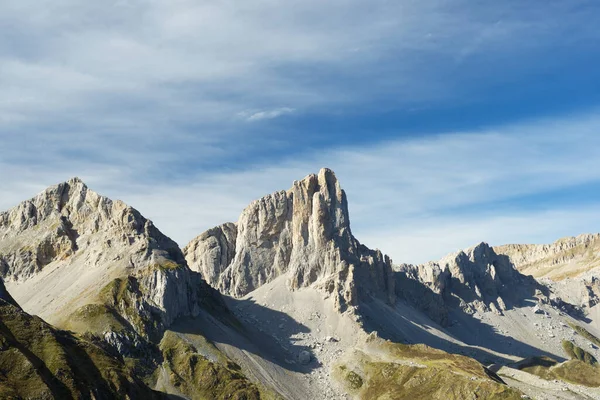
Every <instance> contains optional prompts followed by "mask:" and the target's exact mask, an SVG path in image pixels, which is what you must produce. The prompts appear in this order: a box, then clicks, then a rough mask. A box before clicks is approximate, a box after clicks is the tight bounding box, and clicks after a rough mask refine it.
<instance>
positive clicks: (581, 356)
mask: <svg viewBox="0 0 600 400" xmlns="http://www.w3.org/2000/svg"><path fill="white" fill-rule="evenodd" d="M562 347H563V350H564V351H565V353H567V355H568V356H569V357H571V359H572V360H579V361H583V362H584V363H586V364H589V365H596V364H597V363H598V362H597V361H596V359H595V358H594V356H593V355H591V354H590V353H588V352H587V351H585V350H583V349H582V348H581V347H578V346H576V345H575V344H574V343H573V342H570V341H568V340H563V341H562Z"/></svg>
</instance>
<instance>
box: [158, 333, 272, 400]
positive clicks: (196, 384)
mask: <svg viewBox="0 0 600 400" xmlns="http://www.w3.org/2000/svg"><path fill="white" fill-rule="evenodd" d="M206 346H207V349H201V350H200V352H199V350H198V349H196V348H195V347H194V346H192V345H191V344H190V343H188V342H186V341H185V339H182V338H181V337H180V336H179V335H177V334H176V333H174V332H171V331H167V332H166V333H165V335H164V337H163V339H162V341H161V343H160V349H161V351H162V353H163V357H164V362H163V368H165V370H166V371H167V373H168V374H169V381H170V382H171V383H172V384H173V386H175V387H176V388H177V390H179V391H180V392H181V393H183V394H185V395H186V396H189V397H191V398H194V399H207V400H209V399H210V400H213V399H214V400H217V399H231V400H259V399H275V398H278V397H277V396H276V395H274V394H272V393H270V392H268V391H266V390H262V389H261V388H259V387H258V386H257V385H255V384H254V383H252V382H250V381H249V380H248V379H247V378H246V377H245V376H244V374H243V373H242V371H241V368H240V367H239V366H238V365H237V364H235V363H234V362H232V361H231V360H229V359H227V358H226V357H225V356H224V355H223V354H222V353H220V352H219V350H218V349H216V348H215V347H214V346H212V345H211V344H210V343H209V342H206ZM200 353H203V354H200ZM208 354H210V357H211V358H212V360H209V358H207V355H208Z"/></svg>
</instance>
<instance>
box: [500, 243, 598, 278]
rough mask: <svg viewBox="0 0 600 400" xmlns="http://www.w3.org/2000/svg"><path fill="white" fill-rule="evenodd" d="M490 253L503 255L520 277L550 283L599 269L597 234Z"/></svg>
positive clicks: (510, 246)
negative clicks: (530, 276)
mask: <svg viewBox="0 0 600 400" xmlns="http://www.w3.org/2000/svg"><path fill="white" fill-rule="evenodd" d="M494 250H495V251H496V252H497V253H498V254H503V255H505V256H507V257H508V258H509V259H510V261H511V262H512V263H513V264H514V266H515V267H516V268H517V269H518V270H519V271H521V272H522V273H523V274H526V275H533V276H534V277H536V278H550V279H552V280H554V281H560V280H563V279H566V278H575V277H577V276H580V275H582V274H584V273H585V272H587V271H590V270H592V269H594V268H597V267H600V234H594V235H592V234H584V235H579V236H577V237H566V238H562V239H559V240H557V241H556V242H554V243H552V244H509V245H504V246H496V247H494Z"/></svg>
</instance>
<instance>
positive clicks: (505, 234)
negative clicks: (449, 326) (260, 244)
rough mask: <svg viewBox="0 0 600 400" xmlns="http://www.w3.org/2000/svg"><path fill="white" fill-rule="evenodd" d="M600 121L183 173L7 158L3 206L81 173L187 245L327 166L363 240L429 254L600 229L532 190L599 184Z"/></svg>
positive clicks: (412, 256) (583, 212)
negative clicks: (170, 175)
mask: <svg viewBox="0 0 600 400" xmlns="http://www.w3.org/2000/svg"><path fill="white" fill-rule="evenodd" d="M599 129H600V118H599V117H598V116H597V113H591V114H589V115H577V116H572V117H569V118H561V119H551V120H541V121H532V122H529V123H523V124H519V125H509V126H500V127H497V128H494V129H490V130H485V131H477V132H466V133H454V134H445V135H438V136H434V137H428V138H412V139H402V140H391V141H386V142H382V143H377V144H373V145H370V146H367V147H365V146H360V147H356V146H354V147H345V148H337V149H329V150H327V151H311V152H306V153H304V154H302V155H301V156H296V155H294V156H293V157H289V158H284V159H282V160H280V161H279V162H277V163H272V162H268V163H263V164H253V165H252V166H239V167H237V168H233V169H232V168H229V169H223V170H209V171H205V172H202V173H199V174H197V175H195V176H194V177H191V178H189V179H186V180H184V181H164V180H163V181H156V182H154V181H139V180H137V179H136V178H135V175H134V174H131V173H128V171H133V170H134V168H130V170H124V171H123V170H120V169H119V168H109V167H106V166H105V167H102V166H101V165H93V164H89V163H81V164H79V165H77V164H76V165H71V164H69V167H68V169H62V168H61V169H57V170H54V171H51V170H47V169H43V168H39V169H37V170H36V169H32V168H19V167H10V166H7V165H0V167H1V168H2V169H3V170H5V171H8V172H9V173H10V174H11V176H13V180H11V181H8V182H7V181H4V182H2V183H1V184H0V192H2V193H8V194H10V196H8V197H6V196H3V197H2V198H1V200H2V201H0V206H1V207H2V208H6V207H8V206H10V205H12V204H14V203H15V202H16V201H17V200H22V199H23V198H25V197H28V196H30V195H32V194H33V193H32V189H33V188H34V187H37V190H41V189H42V188H43V187H44V186H46V185H47V184H49V183H53V182H56V181H60V180H64V179H66V178H65V177H66V176H68V174H71V173H72V174H78V175H81V176H82V177H83V178H84V179H85V180H86V181H88V183H89V184H90V186H92V188H93V189H96V190H98V191H100V192H101V193H103V194H106V195H108V196H110V197H113V198H120V199H123V200H125V201H126V202H128V203H129V204H132V205H133V206H135V207H136V208H138V209H139V210H140V211H142V213H144V214H145V215H147V216H148V217H150V218H152V219H153V220H154V221H155V223H156V225H157V226H159V227H160V228H161V229H162V230H163V231H164V232H165V233H167V234H168V235H171V236H172V237H173V238H174V239H176V240H177V241H178V242H179V243H181V244H185V243H186V242H187V241H188V240H190V239H191V238H192V237H194V236H196V235H197V234H199V233H201V232H202V231H204V230H205V229H208V228H210V227H212V226H214V225H217V224H220V223H223V222H226V221H235V220H236V219H237V217H238V215H239V213H240V212H241V210H242V209H243V208H244V207H245V206H246V205H247V204H249V203H250V202H251V201H252V200H254V199H256V198H259V197H261V196H263V195H265V194H268V193H271V192H274V191H276V190H281V189H286V188H289V187H290V186H291V182H292V181H293V180H295V179H301V178H302V177H304V176H305V175H306V174H308V173H310V172H317V171H318V169H319V168H321V167H324V166H328V167H330V168H333V169H334V170H335V171H336V174H337V176H338V178H339V179H340V181H341V183H342V186H343V187H344V188H345V189H346V191H347V193H348V197H349V202H350V212H351V221H352V227H353V231H354V233H355V235H356V236H357V237H358V238H359V240H361V241H363V242H365V243H366V244H367V245H369V246H371V247H379V248H381V249H382V250H383V251H385V252H386V253H389V254H390V255H391V256H392V257H393V259H394V260H395V261H397V262H421V261H426V260H429V259H435V258H438V257H439V256H441V255H443V254H444V253H447V252H450V251H454V250H456V249H458V248H462V247H468V246H470V245H472V244H475V243H477V242H479V241H488V242H491V243H492V244H503V243H505V242H516V241H525V242H549V241H552V240H554V239H557V238H558V237H560V236H563V235H568V234H578V233H583V232H586V231H597V230H598V226H600V225H599V222H600V221H598V218H595V217H593V215H595V212H594V209H595V207H596V206H597V204H596V203H595V202H594V201H593V198H592V199H590V200H589V201H588V202H587V203H581V202H580V201H576V202H574V203H573V202H570V201H568V200H565V201H560V200H557V201H554V202H552V201H550V202H547V203H546V204H545V205H544V206H543V207H542V206H540V205H537V204H538V203H539V202H534V203H533V205H534V207H533V208H532V204H529V203H527V201H524V200H523V199H527V198H528V197H531V196H538V197H539V196H541V197H544V196H548V198H549V199H552V196H551V195H550V193H553V192H556V191H560V192H563V193H567V192H569V191H574V193H577V191H581V190H582V189H581V186H582V185H584V186H586V187H587V190H588V192H589V193H591V194H593V193H595V194H598V193H600V138H599V137H598V135H597V132H598V130H599ZM564 132H569V135H568V136H567V135H565V134H564ZM146 156H147V155H146V154H144V157H146ZM139 162H140V163H142V162H143V161H142V160H140V161H139ZM132 163H133V164H132V165H133V166H135V165H136V164H135V163H137V161H135V160H132ZM136 168H137V166H136Z"/></svg>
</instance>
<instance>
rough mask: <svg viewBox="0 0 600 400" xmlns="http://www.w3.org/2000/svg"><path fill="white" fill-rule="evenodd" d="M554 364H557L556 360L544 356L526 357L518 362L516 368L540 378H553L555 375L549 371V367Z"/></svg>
mask: <svg viewBox="0 0 600 400" xmlns="http://www.w3.org/2000/svg"><path fill="white" fill-rule="evenodd" d="M556 365H558V361H556V360H554V359H552V358H550V357H545V356H544V357H531V358H527V359H525V360H523V361H521V362H520V363H518V364H517V365H516V368H517V369H520V370H521V371H525V372H527V373H529V374H532V375H536V376H539V377H540V378H542V379H546V380H552V379H555V376H554V375H552V373H550V368H552V367H554V366H556Z"/></svg>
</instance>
